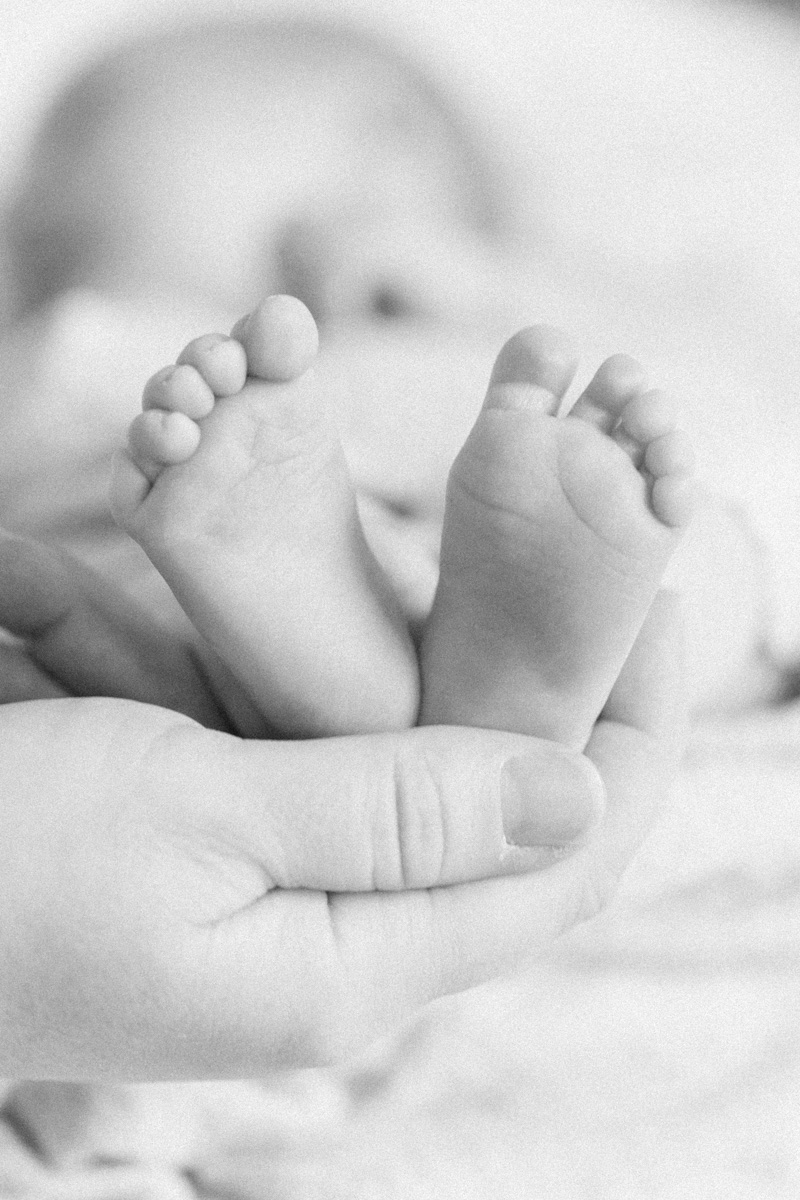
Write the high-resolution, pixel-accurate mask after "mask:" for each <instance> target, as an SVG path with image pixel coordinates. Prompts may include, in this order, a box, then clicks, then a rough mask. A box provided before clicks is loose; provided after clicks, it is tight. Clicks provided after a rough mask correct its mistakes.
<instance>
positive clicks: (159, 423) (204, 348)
mask: <svg viewBox="0 0 800 1200" xmlns="http://www.w3.org/2000/svg"><path fill="white" fill-rule="evenodd" d="M234 334H235V335H236V336H235V337H229V338H227V337H223V336H221V335H210V336H208V335H207V336H205V337H201V338H197V339H195V340H194V341H193V342H191V343H190V344H189V345H188V346H187V347H186V348H185V349H184V350H183V352H182V353H181V355H180V356H179V359H178V364H177V367H176V368H175V369H174V370H172V371H170V369H167V370H166V371H163V370H162V371H160V372H158V374H157V375H156V376H155V377H154V378H153V379H151V380H150V382H149V383H148V384H147V386H146V388H145V392H144V396H143V411H142V413H141V414H139V416H137V417H136V419H135V420H134V421H133V423H132V425H131V427H130V431H129V436H128V450H127V452H126V453H123V454H121V455H119V456H118V457H117V460H116V463H115V472H114V478H113V482H112V489H111V504H112V510H113V512H114V515H115V517H116V518H117V520H118V521H119V523H120V525H122V527H123V528H124V529H126V530H127V532H128V533H130V534H131V536H132V537H134V538H135V539H136V540H137V541H138V542H139V543H140V545H141V546H142V548H143V549H144V550H145V551H146V553H147V554H148V556H149V558H150V559H151V561H152V562H153V564H154V566H155V567H157V569H158V570H159V571H160V572H161V574H162V576H163V577H164V579H166V581H167V583H168V584H169V585H170V587H171V589H172V591H173V593H174V594H175V596H176V597H177V598H178V600H179V601H180V603H181V605H182V607H183V608H184V610H185V611H186V613H187V614H188V616H189V617H190V618H191V620H192V622H193V624H194V625H195V627H196V628H197V629H198V630H199V632H200V633H201V634H202V635H203V637H204V638H205V639H206V641H207V642H208V643H209V644H210V645H211V646H212V647H214V649H215V650H216V651H217V653H218V654H219V655H220V656H221V658H222V659H223V660H224V661H225V663H226V664H227V666H228V667H229V669H230V670H231V671H232V672H233V674H234V675H235V677H236V678H237V679H238V680H239V682H240V684H241V685H242V687H243V688H244V689H245V691H246V692H247V694H248V695H249V696H250V697H252V699H253V700H254V701H255V703H256V704H257V705H258V707H259V708H260V710H261V712H262V713H263V715H264V717H265V718H266V719H267V720H268V722H269V724H270V725H271V726H272V727H273V728H277V729H280V730H283V731H285V732H288V733H291V734H292V736H304V737H315V736H323V735H341V734H348V733H370V732H379V731H381V730H388V729H400V728H404V727H406V726H409V725H413V724H414V723H415V721H416V715H417V709H418V706H419V674H418V668H417V659H416V653H415V650H414V647H413V644H412V642H411V638H410V635H409V632H408V629H407V626H406V622H405V619H404V617H403V615H402V613H401V611H400V606H399V604H398V602H397V600H396V599H395V596H394V593H393V592H392V590H391V588H390V586H389V584H388V581H387V580H386V578H385V576H384V574H383V572H382V571H381V568H380V567H379V566H378V563H377V562H376V560H375V558H374V557H373V555H372V553H371V551H370V550H369V548H368V546H367V543H366V540H365V538H364V534H363V532H362V529H361V524H360V521H359V518H358V513H357V509H356V498H355V493H354V490H353V488H352V485H351V483H350V478H349V475H348V471H347V466H346V463H345V459H344V453H343V451H342V447H341V443H340V441H339V437H338V434H337V431H336V427H335V424H334V420H333V414H332V413H331V412H330V411H329V410H328V408H327V406H326V402H325V401H326V397H325V396H324V395H322V394H320V389H319V388H318V387H317V386H316V385H315V379H314V373H313V370H309V369H307V368H309V367H310V366H311V363H312V362H313V359H314V357H315V354H316V349H317V335H316V326H315V324H314V320H313V318H312V316H311V314H310V312H309V311H308V309H307V308H306V307H305V305H304V304H302V303H301V302H300V301H299V300H295V299H294V298H293V297H291V296H271V297H268V298H267V299H266V300H265V301H263V303H262V304H260V305H259V306H258V307H257V308H256V309H255V310H254V312H253V313H251V314H250V315H249V316H248V317H247V318H244V319H243V320H241V321H239V322H238V323H237V325H236V326H235V328H234ZM239 339H241V340H239ZM387 681H390V682H388V684H387Z"/></svg>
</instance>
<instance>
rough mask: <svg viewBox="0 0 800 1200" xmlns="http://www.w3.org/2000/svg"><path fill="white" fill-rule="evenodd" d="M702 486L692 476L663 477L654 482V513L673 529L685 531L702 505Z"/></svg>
mask: <svg viewBox="0 0 800 1200" xmlns="http://www.w3.org/2000/svg"><path fill="white" fill-rule="evenodd" d="M700 495H701V492H700V486H699V484H698V482H697V480H696V479H695V478H694V477H693V476H692V475H663V476H661V477H660V478H658V479H656V480H654V482H653V488H652V493H651V497H650V503H651V505H652V508H653V512H654V513H655V515H656V516H657V517H658V519H659V521H662V522H663V523H664V524H665V525H669V526H670V528H672V529H685V528H686V526H687V525H688V524H689V522H690V521H691V520H692V517H693V516H694V514H695V512H696V511H697V509H698V507H699V504H700Z"/></svg>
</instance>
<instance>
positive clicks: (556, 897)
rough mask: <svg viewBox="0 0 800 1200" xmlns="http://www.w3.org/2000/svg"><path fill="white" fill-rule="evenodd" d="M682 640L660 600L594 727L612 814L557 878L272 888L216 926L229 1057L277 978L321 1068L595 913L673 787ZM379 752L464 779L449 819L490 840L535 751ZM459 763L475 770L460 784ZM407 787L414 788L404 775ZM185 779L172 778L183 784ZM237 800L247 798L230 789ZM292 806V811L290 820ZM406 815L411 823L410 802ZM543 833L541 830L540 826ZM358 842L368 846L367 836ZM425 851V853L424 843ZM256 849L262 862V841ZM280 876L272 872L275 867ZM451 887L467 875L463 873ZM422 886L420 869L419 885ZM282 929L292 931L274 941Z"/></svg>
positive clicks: (306, 1049)
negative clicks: (439, 764) (511, 769)
mask: <svg viewBox="0 0 800 1200" xmlns="http://www.w3.org/2000/svg"><path fill="white" fill-rule="evenodd" d="M675 638H676V630H675V612H674V608H673V606H672V605H671V604H670V603H669V602H666V601H664V600H660V601H659V602H658V604H657V605H656V606H655V608H654V610H653V612H652V615H651V618H650V619H649V621H648V624H647V626H646V629H645V631H644V633H643V636H642V637H641V638H640V641H639V642H638V643H637V652H636V656H635V658H633V659H632V660H631V664H630V667H629V668H628V671H627V674H626V676H625V678H624V680H623V681H621V683H620V690H619V692H618V693H617V694H616V695H615V696H613V697H612V699H611V700H610V701H609V711H610V713H611V714H612V715H611V716H610V717H609V718H607V719H603V720H601V721H600V722H599V723H598V729H597V731H596V736H595V737H594V738H593V739H592V742H591V743H590V746H589V754H590V756H592V757H593V758H594V759H595V761H596V763H597V765H598V767H599V768H600V770H601V771H602V772H603V773H604V776H605V782H606V787H607V793H608V810H607V815H606V818H605V820H604V821H603V822H602V823H601V825H600V827H599V829H598V830H597V832H596V834H595V836H594V837H590V838H589V839H588V840H586V841H585V842H584V844H582V845H581V846H580V847H579V848H578V849H577V850H576V851H575V852H574V853H572V854H570V855H568V856H566V857H563V858H561V859H560V860H557V861H555V862H553V863H552V864H551V865H550V866H549V867H547V868H546V869H540V870H531V871H528V872H525V873H517V874H513V875H511V876H508V877H504V878H498V877H496V872H494V874H495V877H494V878H491V877H486V878H482V879H480V880H478V881H474V882H469V883H467V882H464V883H455V882H454V883H453V884H452V885H451V886H449V887H434V888H423V887H419V888H417V889H416V890H411V891H406V892H378V891H373V892H366V893H360V894H359V893H355V892H350V893H339V894H335V893H331V892H330V891H327V892H325V891H296V890H295V891H291V890H278V889H276V890H273V891H270V892H268V893H266V894H265V895H264V896H263V897H262V899H261V901H260V902H257V903H254V904H251V905H249V906H248V907H247V908H246V909H244V910H240V911H238V912H237V913H236V914H235V915H234V916H232V917H231V919H230V920H229V921H222V922H219V923H217V924H216V925H215V927H214V936H213V940H212V941H211V943H210V944H209V943H208V942H207V941H204V940H201V943H200V944H201V946H202V950H201V951H200V950H198V951H196V953H198V954H199V955H200V958H199V959H198V960H196V961H197V962H198V964H201V970H202V979H203V983H204V989H205V990H204V993H203V994H204V995H206V996H207V995H208V989H209V986H210V987H211V989H212V990H213V992H214V993H215V1005H216V1006H218V1012H221V1011H226V1006H228V1007H229V1008H230V1017H231V1020H232V1016H233V1012H234V1007H235V1011H236V1012H237V1014H238V1017H239V1020H240V1025H239V1027H238V1032H239V1035H240V1037H241V1038H242V1040H241V1042H240V1043H236V1042H234V1043H230V1042H229V1043H227V1045H226V1048H225V1053H226V1054H228V1055H231V1056H233V1058H240V1059H241V1056H242V1054H243V1052H244V1047H245V1046H246V1045H247V1044H248V1040H249V1038H250V1039H256V1037H257V1025H258V1020H259V1019H260V1018H259V1013H261V1014H262V1015H263V995H264V994H265V990H266V989H268V988H272V989H273V993H274V987H275V979H276V976H277V975H278V974H280V976H281V978H282V979H283V980H285V981H286V987H287V994H286V995H285V996H284V997H283V998H282V1003H283V1004H285V1005H286V1006H287V1011H289V1012H291V1020H290V1021H289V1020H288V1019H287V1025H286V1036H287V1038H288V1037H290V1035H291V1036H293V1037H294V1038H295V1040H294V1041H293V1042H292V1046H293V1050H292V1053H294V1054H296V1055H297V1056H298V1057H297V1058H295V1060H294V1061H306V1062H307V1063H314V1062H320V1061H323V1060H326V1059H331V1058H337V1057H339V1056H341V1055H343V1054H346V1053H349V1052H351V1051H352V1050H353V1049H354V1048H356V1047H357V1046H359V1045H364V1044H366V1043H367V1042H368V1041H369V1040H370V1038H372V1037H374V1036H377V1035H378V1034H379V1033H381V1032H382V1031H384V1030H386V1029H388V1028H390V1027H391V1026H392V1025H393V1024H395V1023H396V1022H397V1021H399V1020H402V1019H403V1018H405V1017H406V1016H407V1015H408V1014H409V1013H410V1012H412V1011H413V1010H414V1009H416V1008H417V1007H419V1006H420V1005H422V1004H424V1003H426V1002H427V1001H429V1000H431V999H433V998H434V997H436V996H440V995H443V994H446V993H450V992H454V991H458V990H461V989H464V988H466V987H469V986H471V985H473V984H477V983H479V982H482V981H485V980H487V979H489V978H491V977H493V976H495V975H497V974H499V973H501V972H503V971H507V970H511V969H514V968H516V967H518V966H519V965H520V963H521V962H522V961H523V960H524V959H525V958H526V957H528V956H530V955H535V954H536V953H537V952H539V951H541V950H542V949H544V948H546V947H547V946H549V945H550V944H551V943H552V942H553V940H554V939H556V938H557V937H558V936H559V935H560V934H562V933H563V932H565V931H566V930H568V929H570V928H572V927H573V926H574V925H575V924H577V923H578V922H579V921H581V920H582V919H585V918H586V917H588V916H590V915H592V914H593V913H594V912H596V911H597V908H598V907H600V906H601V905H602V903H603V902H604V901H605V899H607V897H608V893H609V891H610V890H611V887H612V884H613V882H614V881H615V880H616V879H617V878H618V875H619V873H620V872H621V870H622V869H623V867H624V866H625V865H626V864H627V862H628V861H629V859H630V857H631V855H632V854H633V852H634V850H635V848H636V846H637V845H638V843H639V841H640V840H641V837H642V836H643V833H644V831H645V829H646V828H647V827H649V823H650V822H651V821H652V819H653V816H654V813H655V811H656V810H657V807H658V804H659V802H660V801H661V800H662V799H663V796H664V794H665V790H666V787H667V785H668V783H669V782H670V781H671V779H672V777H673V775H672V771H673V767H674V763H675V757H676V746H677V741H678V739H677V737H676V724H677V719H678V717H677V715H678V713H679V711H680V701H679V672H678V671H677V670H668V669H667V668H669V666H670V664H671V663H672V664H674V662H675V656H676V653H677V648H676V641H675ZM662 668H664V671H663V673H661V672H662ZM618 718H620V719H618ZM628 722H629V723H628ZM451 738H452V739H453V743H452V756H451V755H450V753H449V751H448V739H451ZM427 739H431V740H427ZM347 740H349V739H347ZM371 740H372V739H367V741H371ZM353 741H354V742H357V741H358V739H353ZM383 741H384V746H385V752H386V753H388V754H389V758H390V759H391V758H392V756H394V758H395V761H397V758H398V756H399V757H401V758H402V754H403V753H412V754H413V753H416V754H417V755H419V756H420V757H421V758H423V759H424V757H425V755H426V754H428V755H433V756H435V758H441V759H442V761H443V762H444V763H445V765H446V769H447V770H450V771H453V770H454V771H455V779H454V780H453V781H452V782H453V783H454V784H455V785H456V786H457V788H458V793H459V796H460V801H461V807H460V808H454V809H453V819H454V823H455V825H456V827H457V828H460V829H462V830H463V829H465V828H468V827H469V826H470V825H472V826H473V828H475V829H478V830H480V829H484V830H485V829H486V824H485V809H486V808H491V807H492V802H493V798H496V797H497V794H498V792H497V787H496V783H494V784H493V783H492V771H493V770H494V771H496V769H497V766H498V763H499V759H500V756H501V754H508V752H509V750H512V748H513V752H514V753H515V754H518V753H519V750H520V748H521V745H522V743H526V746H527V753H530V752H531V750H532V748H533V746H534V745H535V743H534V741H533V739H520V738H504V737H502V735H494V734H491V733H487V731H480V730H475V731H470V736H469V738H465V734H464V731H463V730H458V731H456V730H448V729H436V728H433V729H426V730H416V731H412V733H411V734H406V735H398V736H397V737H396V738H394V739H392V738H389V737H387V738H385V739H383ZM317 745H319V744H317ZM412 747H413V750H412ZM362 749H366V747H362ZM498 752H501V753H498ZM459 761H460V762H461V763H462V764H465V763H469V767H468V768H467V769H464V770H463V773H462V770H460V769H459V767H458V763H459ZM544 761H545V760H544V758H543V759H542V762H544ZM564 761H570V762H571V760H569V759H565V760H564ZM489 764H491V769H490V767H489ZM377 765H378V764H377V762H376V760H374V759H372V760H370V759H369V758H367V759H366V760H365V761H364V763H363V768H364V774H363V775H360V774H359V773H358V771H357V769H356V764H355V760H353V762H352V763H351V771H352V772H353V774H352V775H351V776H350V778H349V780H348V779H346V778H345V776H343V775H341V774H339V776H338V782H339V785H340V787H341V788H343V789H344V791H343V793H342V796H340V800H339V803H338V805H337V811H338V812H341V811H342V809H343V807H345V806H346V804H347V796H348V795H349V794H350V793H354V792H358V791H359V789H368V788H369V787H370V786H371V783H372V782H373V781H374V778H375V776H374V771H375V768H376V766H377ZM307 766H309V767H310V766H311V762H310V760H308V762H307ZM234 778H235V773H234ZM396 778H400V779H402V778H405V779H406V781H407V780H408V779H409V778H410V777H409V776H408V774H405V775H404V773H403V772H402V771H401V772H400V773H399V774H398V775H397V776H396ZM176 783H177V780H172V781H171V786H175V785H176ZM245 783H246V787H245V791H246V792H249V791H250V790H251V789H252V784H253V780H252V777H248V776H246V777H245ZM443 786H444V787H446V786H447V783H446V782H445V783H444V785H443ZM348 789H349V791H348ZM403 791H404V789H402V788H401V789H400V790H399V792H398V793H397V795H401V794H402V793H403ZM566 791H567V789H565V792H566ZM240 792H241V788H240V787H239V786H236V787H235V788H234V793H235V794H237V795H238V794H240ZM545 792H546V790H545ZM413 794H414V793H413V789H412V791H411V792H408V793H406V796H405V803H408V802H409V798H410V796H412V795H413ZM538 794H539V793H538V791H537V786H536V781H535V779H532V780H531V781H530V784H529V787H528V790H527V803H528V806H529V810H530V812H531V813H535V811H536V805H537V795H538ZM301 795H302V789H301ZM333 799H334V800H335V798H333ZM247 803H248V804H249V801H248V802H247ZM494 803H495V804H496V803H497V801H496V799H495V800H494ZM289 807H290V805H289V804H288V803H287V816H288V812H289ZM397 807H398V811H399V809H401V808H402V807H403V804H398V806H397ZM307 811H308V810H307V809H305V808H301V812H307ZM495 811H496V809H495ZM456 818H457V819H456ZM300 819H301V820H303V818H302V817H301V818H300ZM496 822H497V817H495V821H494V822H493V823H492V822H490V827H489V842H488V844H491V845H493V846H495V847H496V846H497V834H496ZM533 824H534V822H533V818H531V829H533ZM401 826H402V822H401V823H400V826H399V827H401ZM303 828H304V829H305V832H306V834H307V836H308V837H309V839H310V840H313V831H312V830H311V829H310V828H309V826H308V825H306V824H305V823H304V822H303ZM328 828H329V829H330V823H329V824H328ZM353 832H354V830H353V829H352V828H351V830H350V834H351V835H352V833H353ZM361 833H362V840H363V836H364V830H363V829H362V830H361ZM480 844H481V840H480V837H479V838H478V839H477V840H476V842H475V843H473V850H472V859H471V861H472V862H473V863H481V864H484V865H485V864H486V863H487V861H488V857H489V856H487V855H486V852H485V850H484V851H482V852H481V851H478V852H477V853H476V852H475V851H476V847H477V846H478V845H480ZM418 845H419V846H420V847H421V848H422V850H423V851H424V846H425V839H424V838H422V839H420V841H419V843H418ZM459 845H460V846H461V848H462V854H461V856H460V862H461V869H462V871H463V878H464V879H465V880H466V879H469V878H473V879H475V876H476V875H477V872H476V871H475V870H474V868H473V870H472V871H471V872H469V862H470V855H469V854H465V853H463V848H464V845H465V843H464V842H460V843H459ZM330 851H331V853H330V862H331V863H333V862H334V860H335V859H336V858H337V857H342V856H344V857H345V859H346V857H347V855H348V848H347V846H346V845H344V844H342V843H340V842H338V841H336V840H334V842H333V843H332V844H331V846H330ZM259 852H260V853H263V843H261V844H259ZM423 857H424V855H423ZM268 861H269V860H268ZM351 861H352V860H351ZM452 861H453V862H455V861H457V860H456V859H453V860H452ZM495 862H496V859H495ZM410 864H411V859H410V858H408V857H407V859H406V867H405V878H406V879H409V878H411V877H412V872H411V870H410ZM274 869H275V863H274V861H270V871H272V870H274ZM330 869H331V873H332V875H333V876H335V877H338V878H337V881H338V882H341V881H343V880H342V872H341V870H340V868H337V867H333V866H332V867H331V868H330ZM483 874H484V875H486V876H491V875H492V872H491V871H487V870H484V871H483ZM450 877H451V878H454V877H455V871H453V872H451V875H450ZM423 878H424V876H423V875H422V873H421V872H420V875H419V880H420V883H421V881H422V879H423ZM276 928H277V929H279V930H283V931H285V932H284V934H282V935H281V936H278V937H276V932H275V931H276ZM209 981H211V982H210V983H209ZM214 981H220V982H219V983H216V982H214ZM215 1005H212V1007H214V1006H215ZM277 1007H280V1004H279V1005H278V1006H277ZM251 1020H252V1021H253V1022H254V1023H253V1024H252V1026H250V1024H249V1023H250V1022H251ZM217 1028H219V1025H217ZM248 1029H249V1035H247V1036H246V1035H245V1033H246V1031H247V1030H248ZM292 1031H293V1033H292ZM250 1044H252V1043H250ZM303 1056H305V1058H304V1057H303Z"/></svg>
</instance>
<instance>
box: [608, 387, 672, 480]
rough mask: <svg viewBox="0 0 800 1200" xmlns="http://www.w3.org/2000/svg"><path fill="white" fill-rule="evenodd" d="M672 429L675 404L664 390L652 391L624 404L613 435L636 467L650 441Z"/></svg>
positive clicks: (640, 463)
mask: <svg viewBox="0 0 800 1200" xmlns="http://www.w3.org/2000/svg"><path fill="white" fill-rule="evenodd" d="M674 428H675V410H674V406H673V405H672V403H671V401H670V400H669V398H668V397H667V396H666V394H665V393H664V392H661V391H656V390H653V391H649V392H644V394H643V395H641V396H636V397H635V399H633V400H631V401H630V403H629V404H626V405H625V407H624V408H623V410H622V412H621V414H620V417H619V420H618V422H617V424H616V427H615V428H614V431H613V434H612V436H613V438H614V441H615V442H616V443H617V445H618V446H620V447H621V448H622V449H623V450H624V451H625V453H626V454H627V455H628V456H629V457H630V458H631V460H632V461H633V463H634V466H636V467H637V468H638V467H640V466H641V465H642V462H643V460H644V453H645V450H646V449H647V446H648V445H649V443H650V442H652V441H654V440H655V438H659V437H662V436H663V435H664V434H665V433H670V432H671V431H672V430H673V429H674Z"/></svg>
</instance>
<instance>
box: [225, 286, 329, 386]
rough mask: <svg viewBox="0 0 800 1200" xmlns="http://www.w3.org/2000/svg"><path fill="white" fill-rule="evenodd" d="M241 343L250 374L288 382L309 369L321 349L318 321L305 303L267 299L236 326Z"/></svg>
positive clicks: (279, 381)
mask: <svg viewBox="0 0 800 1200" xmlns="http://www.w3.org/2000/svg"><path fill="white" fill-rule="evenodd" d="M232 336H233V337H235V338H236V339H237V340H238V341H240V342H241V343H242V345H243V346H244V348H245V352H246V354H247V368H248V372H249V373H250V375H255V376H256V377H257V378H259V379H265V380H268V381H269V382H271V383H288V382H289V381H290V380H292V379H297V377H298V376H299V375H302V374H303V372H304V371H306V370H308V368H309V367H310V366H311V363H312V362H313V361H314V359H315V357H316V354H317V350H318V349H319V334H318V332H317V326H316V322H315V321H314V318H313V317H312V315H311V313H310V312H309V310H308V309H307V308H306V306H305V304H303V302H302V300H297V299H296V298H295V297H294V296H267V298H266V300H262V302H261V303H260V304H259V305H258V307H257V308H255V309H254V310H253V312H251V313H249V314H248V315H247V316H246V317H243V318H242V319H241V321H238V322H237V324H236V325H235V326H234V327H233V330H232Z"/></svg>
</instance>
